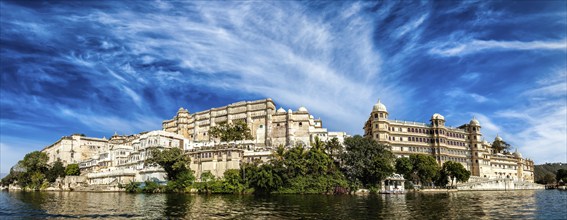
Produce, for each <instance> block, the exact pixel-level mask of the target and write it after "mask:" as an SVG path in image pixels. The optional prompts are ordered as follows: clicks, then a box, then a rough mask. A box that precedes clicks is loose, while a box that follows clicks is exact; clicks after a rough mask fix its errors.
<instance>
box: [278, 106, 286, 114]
mask: <svg viewBox="0 0 567 220" xmlns="http://www.w3.org/2000/svg"><path fill="white" fill-rule="evenodd" d="M276 112H277V113H285V110H284V109H283V108H282V107H280V109H278V111H276Z"/></svg>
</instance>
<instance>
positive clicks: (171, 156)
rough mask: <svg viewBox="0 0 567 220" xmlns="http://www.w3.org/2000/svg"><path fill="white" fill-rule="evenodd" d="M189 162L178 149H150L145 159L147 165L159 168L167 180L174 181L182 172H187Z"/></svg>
mask: <svg viewBox="0 0 567 220" xmlns="http://www.w3.org/2000/svg"><path fill="white" fill-rule="evenodd" d="M189 162H190V159H189V157H188V156H187V155H185V154H184V153H183V151H182V150H181V149H179V148H168V149H164V150H160V149H152V150H151V155H150V157H149V158H148V159H146V164H148V165H159V166H161V167H162V168H163V169H164V170H165V172H166V173H167V179H168V180H176V179H178V177H179V176H181V175H182V174H183V173H184V172H189V171H190V170H189V168H188V167H187V164H189Z"/></svg>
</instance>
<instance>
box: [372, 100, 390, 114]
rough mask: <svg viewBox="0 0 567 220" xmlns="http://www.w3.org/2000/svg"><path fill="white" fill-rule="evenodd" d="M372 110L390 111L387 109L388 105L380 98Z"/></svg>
mask: <svg viewBox="0 0 567 220" xmlns="http://www.w3.org/2000/svg"><path fill="white" fill-rule="evenodd" d="M372 111H373V112H388V110H387V109H386V106H385V105H384V104H382V103H381V102H380V99H378V102H377V103H376V104H374V107H372Z"/></svg>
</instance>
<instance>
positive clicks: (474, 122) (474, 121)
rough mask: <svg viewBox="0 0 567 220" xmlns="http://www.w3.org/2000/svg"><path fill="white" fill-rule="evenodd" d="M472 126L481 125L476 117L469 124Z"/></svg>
mask: <svg viewBox="0 0 567 220" xmlns="http://www.w3.org/2000/svg"><path fill="white" fill-rule="evenodd" d="M469 124H471V125H480V122H478V120H476V117H474V116H473V118H472V120H471V122H470V123H469Z"/></svg>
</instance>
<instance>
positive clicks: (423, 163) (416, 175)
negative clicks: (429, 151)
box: [409, 154, 440, 184]
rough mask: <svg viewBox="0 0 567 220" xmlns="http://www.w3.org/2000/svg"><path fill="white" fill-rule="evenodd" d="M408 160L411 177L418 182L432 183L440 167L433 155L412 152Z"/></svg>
mask: <svg viewBox="0 0 567 220" xmlns="http://www.w3.org/2000/svg"><path fill="white" fill-rule="evenodd" d="M409 160H410V161H411V164H412V173H411V179H412V180H414V181H416V182H418V183H421V184H424V183H425V184H427V183H432V182H433V181H434V180H435V179H436V177H437V175H438V174H439V171H440V167H439V164H438V163H437V160H435V158H433V156H430V155H424V154H412V155H410V157H409Z"/></svg>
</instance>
